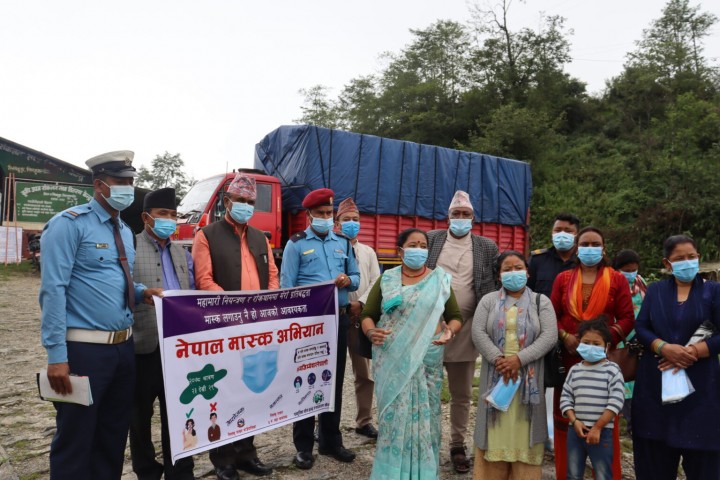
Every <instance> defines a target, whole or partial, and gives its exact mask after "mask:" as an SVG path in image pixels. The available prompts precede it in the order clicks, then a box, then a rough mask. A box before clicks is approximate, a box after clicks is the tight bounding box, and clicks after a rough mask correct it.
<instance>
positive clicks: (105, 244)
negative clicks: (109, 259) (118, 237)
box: [95, 243, 110, 248]
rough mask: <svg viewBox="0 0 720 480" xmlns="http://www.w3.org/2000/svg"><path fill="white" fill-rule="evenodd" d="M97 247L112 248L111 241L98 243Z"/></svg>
mask: <svg viewBox="0 0 720 480" xmlns="http://www.w3.org/2000/svg"><path fill="white" fill-rule="evenodd" d="M95 248H110V244H109V243H96V244H95Z"/></svg>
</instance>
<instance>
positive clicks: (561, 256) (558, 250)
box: [527, 213, 580, 298]
mask: <svg viewBox="0 0 720 480" xmlns="http://www.w3.org/2000/svg"><path fill="white" fill-rule="evenodd" d="M579 230H580V219H579V218H578V217H576V216H575V215H572V214H569V213H561V214H559V215H558V216H556V217H555V223H553V228H552V242H553V246H552V247H550V248H541V249H539V250H534V251H533V252H532V253H531V256H530V268H529V270H528V274H529V275H530V278H528V282H527V286H528V287H530V289H531V290H532V291H533V292H536V293H542V294H543V295H547V297H548V298H550V293H551V292H552V286H553V282H555V277H557V276H558V275H559V274H560V272H564V271H565V270H570V269H571V268H573V267H574V266H575V259H576V256H575V253H576V251H577V248H576V247H575V236H576V235H577V233H578V231H579Z"/></svg>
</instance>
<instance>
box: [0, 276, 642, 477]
mask: <svg viewBox="0 0 720 480" xmlns="http://www.w3.org/2000/svg"><path fill="white" fill-rule="evenodd" d="M0 268H2V267H0ZM39 284H40V280H39V275H38V274H36V273H14V274H12V275H10V276H8V277H7V278H2V277H0V358H2V362H0V378H4V379H5V382H6V386H7V388H6V389H5V390H3V391H0V480H30V479H32V480H35V479H47V478H49V470H48V469H49V463H48V453H49V450H50V441H51V440H52V436H53V434H54V432H55V419H54V409H53V407H52V404H50V403H48V402H43V401H41V400H40V399H39V398H38V394H37V387H36V384H35V373H36V372H37V371H38V370H39V369H40V368H42V367H44V366H45V364H46V361H47V357H46V355H45V351H44V349H43V348H42V347H41V345H40V331H39V330H40V328H39V326H40V309H39V306H38V300H37V293H38V288H39ZM352 385H353V382H352V370H351V369H350V367H349V366H348V369H347V372H346V379H345V390H344V394H343V395H344V405H343V422H342V428H343V435H344V441H345V446H346V447H348V448H350V449H352V450H354V451H355V452H356V453H357V459H356V460H355V462H353V463H352V464H342V463H340V462H336V461H334V460H332V459H330V458H328V457H323V456H318V458H317V461H316V463H315V466H314V468H313V469H312V470H310V471H302V470H298V469H297V468H295V467H294V466H293V465H292V458H293V456H294V454H295V449H294V447H293V444H292V427H291V426H287V427H281V428H278V429H276V430H273V431H272V432H269V433H266V434H263V435H260V436H258V437H256V439H255V445H256V446H257V447H258V451H259V457H260V458H261V459H262V461H263V462H265V463H266V464H268V465H270V466H272V467H273V468H274V469H275V472H274V474H273V475H272V477H267V478H271V479H294V480H305V479H308V480H310V479H312V480H329V479H340V478H343V479H346V478H355V479H358V480H359V479H363V478H368V477H369V475H370V470H371V468H372V460H373V452H374V448H375V443H374V441H371V440H369V439H367V438H365V437H362V436H359V435H357V434H355V432H354V428H353V427H354V416H355V396H354V393H353V390H352ZM156 407H157V406H156ZM442 415H443V439H444V440H445V442H444V443H445V444H446V440H447V438H449V425H450V422H449V411H448V406H447V405H443V409H442ZM157 418H158V415H156V419H157ZM474 421H475V419H474V409H473V412H472V418H471V421H470V425H471V428H472V426H473V425H474ZM154 433H155V439H156V442H157V445H158V451H159V436H160V435H159V420H158V422H157V423H156V425H155V432H154ZM316 452H317V450H316ZM125 455H126V461H125V468H124V472H123V476H122V478H123V480H130V479H135V478H136V477H135V475H134V474H133V473H132V469H131V467H130V452H129V449H128V450H126V452H125ZM623 456H624V458H623V460H624V463H625V467H626V468H625V472H627V474H628V475H627V476H625V475H624V476H623V478H627V479H634V476H633V475H632V473H631V472H632V468H631V465H632V457H631V456H630V455H629V454H623ZM440 463H441V474H440V478H441V479H443V480H451V479H469V478H470V476H469V475H457V474H454V471H453V470H452V465H451V463H450V457H449V451H448V449H447V448H444V449H443V451H442V452H441V456H440ZM628 467H629V468H628ZM195 476H196V477H198V478H215V477H214V475H213V471H212V465H211V464H210V461H209V460H208V458H207V455H206V454H201V455H198V456H196V457H195ZM241 478H254V477H253V476H251V475H247V474H244V475H241ZM553 478H555V469H554V467H553V465H552V456H551V455H546V458H545V463H544V465H543V480H547V479H553Z"/></svg>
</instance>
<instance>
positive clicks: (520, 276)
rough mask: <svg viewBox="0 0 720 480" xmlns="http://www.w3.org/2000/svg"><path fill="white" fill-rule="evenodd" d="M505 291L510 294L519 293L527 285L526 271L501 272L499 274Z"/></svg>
mask: <svg viewBox="0 0 720 480" xmlns="http://www.w3.org/2000/svg"><path fill="white" fill-rule="evenodd" d="M500 281H502V285H503V287H505V290H509V291H511V292H519V291H520V290H522V289H523V287H525V285H526V284H527V270H513V271H512V272H503V273H501V274H500Z"/></svg>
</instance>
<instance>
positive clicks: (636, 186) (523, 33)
mask: <svg viewBox="0 0 720 480" xmlns="http://www.w3.org/2000/svg"><path fill="white" fill-rule="evenodd" d="M510 4H511V2H510V1H509V0H503V1H501V2H499V3H498V4H493V6H488V5H490V4H485V5H479V6H475V7H474V8H472V9H471V19H470V21H469V22H468V24H467V25H463V24H460V23H457V22H451V21H442V20H441V21H438V22H435V23H434V24H432V25H430V26H428V27H427V28H425V29H418V30H412V31H411V32H412V34H413V41H412V42H410V44H409V45H408V46H407V47H405V48H404V49H403V50H402V51H400V52H395V53H386V54H385V55H384V59H385V64H384V67H383V68H382V69H381V71H380V72H378V73H377V74H374V75H367V76H360V77H357V78H355V79H352V80H351V81H350V82H349V83H348V84H347V85H346V86H345V87H344V89H343V90H342V92H341V93H340V95H339V96H338V98H337V99H330V98H329V97H328V95H327V89H326V88H325V87H322V86H317V87H313V89H309V90H306V91H304V95H305V106H304V107H303V112H304V114H306V115H305V118H306V120H307V121H310V122H311V123H314V124H317V125H323V126H328V127H334V128H346V129H350V130H354V131H357V132H362V133H371V134H376V135H381V136H387V137H391V138H398V139H403V140H412V141H417V142H422V143H429V144H434V145H442V146H452V147H456V148H461V149H466V150H473V151H479V152H483V153H488V154H494V155H498V156H504V157H509V158H517V159H521V160H525V161H528V162H530V163H531V165H532V169H533V184H534V187H533V198H532V205H531V226H530V237H531V248H540V247H546V246H548V245H549V243H550V226H551V224H552V221H553V218H554V216H555V215H556V214H557V213H560V212H571V213H575V214H577V215H578V216H579V217H580V218H581V220H582V222H583V225H591V224H592V225H595V226H597V227H599V228H601V229H602V230H603V231H604V233H605V234H606V238H607V243H608V244H607V247H608V251H609V252H610V253H611V254H612V253H613V252H615V251H618V250H620V249H622V248H632V249H635V250H637V251H638V252H639V253H640V255H641V258H642V260H643V265H642V267H643V270H644V271H645V270H647V269H654V268H659V267H660V259H661V257H662V253H661V246H662V242H663V240H664V239H665V238H666V237H667V236H669V235H672V234H677V233H687V234H690V235H692V236H693V237H694V238H695V239H696V241H697V242H698V245H699V248H700V251H701V253H702V254H703V258H704V259H705V260H714V259H720V220H718V218H720V216H719V215H718V210H720V209H719V208H718V207H717V200H716V198H717V197H718V195H719V194H720V94H719V93H718V92H719V91H720V88H719V87H720V81H719V79H720V74H719V73H718V72H719V70H718V68H717V66H716V65H715V64H712V63H711V62H710V61H709V60H707V59H706V58H704V56H703V46H704V42H705V41H706V40H707V39H708V38H709V36H710V35H711V32H712V29H713V27H715V26H716V24H717V21H718V19H717V18H716V17H715V16H714V15H712V14H709V13H705V12H702V11H701V9H700V7H699V6H691V5H690V2H689V0H669V1H668V3H667V4H666V5H665V7H664V8H663V9H662V11H661V12H659V17H658V19H657V20H655V21H653V22H652V23H651V25H649V27H648V28H647V29H646V30H644V32H643V35H642V38H640V39H638V41H637V43H636V49H635V50H634V51H632V52H629V53H628V61H627V63H626V65H625V68H624V70H623V71H622V72H621V73H620V74H619V75H618V76H617V77H615V78H611V79H610V80H608V81H607V84H606V89H605V91H604V92H602V93H601V94H598V95H596V96H590V95H588V94H587V93H586V91H585V84H584V83H583V82H582V80H581V79H576V78H572V77H571V76H570V75H568V74H567V73H566V72H565V71H564V67H565V64H567V63H568V62H569V61H570V60H571V57H570V53H569V52H570V42H569V36H570V35H571V34H572V31H571V30H568V29H566V27H565V21H564V19H563V18H562V17H557V16H554V17H545V18H543V21H542V22H541V23H540V27H538V28H537V29H535V30H533V29H527V28H525V29H521V30H518V31H514V30H512V29H511V28H510V27H509V19H510V16H511V15H510V14H511V12H510ZM649 273H651V274H652V272H649Z"/></svg>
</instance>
